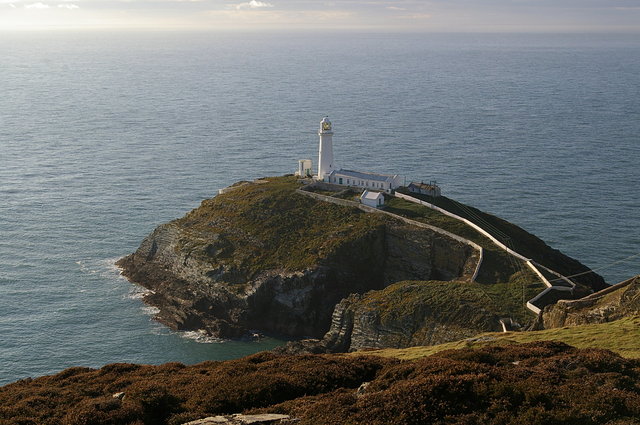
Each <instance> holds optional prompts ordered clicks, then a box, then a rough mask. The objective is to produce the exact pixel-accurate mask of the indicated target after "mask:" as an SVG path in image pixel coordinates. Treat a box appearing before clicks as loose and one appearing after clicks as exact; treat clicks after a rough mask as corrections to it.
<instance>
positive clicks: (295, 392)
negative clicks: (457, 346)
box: [0, 342, 640, 425]
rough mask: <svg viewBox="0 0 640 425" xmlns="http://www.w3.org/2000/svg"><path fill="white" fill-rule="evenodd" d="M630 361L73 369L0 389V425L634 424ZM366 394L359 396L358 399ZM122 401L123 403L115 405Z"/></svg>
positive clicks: (635, 366)
mask: <svg viewBox="0 0 640 425" xmlns="http://www.w3.org/2000/svg"><path fill="white" fill-rule="evenodd" d="M639 378H640V361H638V360H630V359H625V358H622V357H620V356H618V355H617V354H614V353H612V352H610V351H606V350H599V349H576V348H573V347H570V346H568V345H566V344H563V343H559V342H537V343H530V344H521V345H513V346H502V347H484V348H478V349H462V350H449V351H443V352H440V353H438V354H435V355H433V356H430V357H425V358H422V359H419V360H415V361H405V362H401V361H399V360H397V359H384V358H380V357H377V356H344V355H303V356H280V355H276V354H272V353H260V354H256V355H253V356H249V357H245V358H242V359H238V360H232V361H227V362H204V363H201V364H198V365H194V366H184V365H182V364H179V363H168V364H165V365H162V366H137V365H131V364H113V365H108V366H105V367H103V368H102V369H99V370H93V369H88V368H71V369H67V370H65V371H63V372H61V373H59V374H57V375H53V376H47V377H42V378H37V379H33V380H31V379H27V380H22V381H18V382H16V383H13V384H10V385H7V386H5V387H2V388H0V424H44V425H47V424H63V425H72V424H73V425H78V424H97V425H100V424H114V425H115V424H136V425H141V424H160V425H162V424H181V423H184V422H187V421H189V420H194V419H198V418H202V417H206V416H211V415H215V414H223V413H227V414H228V413H237V412H273V413H285V414H290V415H292V416H293V417H295V418H299V419H300V422H299V423H300V424H301V425H304V424H313V425H320V424H368V425H376V424H380V425H382V424H385V425H387V424H496V425H497V424H516V423H517V424H545V425H547V424H579V425H588V424H611V425H614V424H615V425H622V424H638V423H640V419H638V418H640V379H639ZM364 382H370V383H369V385H368V386H367V387H366V389H365V390H364V391H363V392H361V394H359V395H358V394H357V392H356V389H357V388H358V387H359V386H360V385H361V384H362V383H364ZM121 391H122V392H124V393H125V394H126V395H125V397H124V399H123V400H118V399H116V398H113V397H112V395H113V394H114V393H117V392H121Z"/></svg>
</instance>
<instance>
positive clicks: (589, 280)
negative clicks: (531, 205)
mask: <svg viewBox="0 0 640 425" xmlns="http://www.w3.org/2000/svg"><path fill="white" fill-rule="evenodd" d="M401 192H403V193H405V194H408V195H410V196H413V197H415V198H419V199H422V200H424V201H426V202H429V203H431V204H433V205H436V206H438V207H440V208H443V209H445V210H447V211H449V212H451V213H453V214H456V215H457V216H460V217H462V218H466V219H467V220H469V221H471V222H473V223H475V224H477V225H479V226H480V227H482V228H483V229H485V230H487V231H488V232H489V233H490V234H491V235H492V236H493V237H495V238H496V239H498V240H499V241H501V242H502V243H504V244H505V245H506V246H508V247H510V248H511V249H513V250H514V251H516V252H518V253H520V254H522V255H523V256H525V257H527V258H531V259H533V260H534V261H536V262H537V263H540V264H542V265H544V266H546V267H549V268H550V269H552V270H555V271H556V272H558V273H562V274H564V275H565V276H569V275H573V274H578V273H584V272H588V271H589V269H588V268H587V267H585V266H584V265H583V264H580V263H579V262H578V261H576V260H574V259H572V258H569V257H567V256H565V255H563V254H562V253H560V252H559V251H557V250H555V249H553V248H551V247H549V246H548V245H547V244H546V243H545V242H544V241H543V240H541V239H540V238H538V237H536V236H534V235H532V234H530V233H528V232H527V231H525V230H523V229H522V228H520V227H518V226H516V225H515V224H512V223H510V222H508V221H506V220H503V219H501V218H499V217H496V216H494V215H491V214H487V213H485V212H482V211H480V210H478V209H477V208H474V207H471V206H468V205H464V204H461V203H459V202H457V201H455V200H453V199H449V198H447V197H446V196H439V197H435V198H434V197H432V196H429V195H420V194H416V193H409V192H408V191H407V190H406V189H402V190H401ZM405 202H406V201H405ZM409 204H411V203H409ZM414 205H415V204H414ZM416 206H417V207H419V206H418V205H416ZM400 208H401V209H405V208H406V206H405V205H404V204H400ZM425 209H427V210H429V209H428V208H426V207H425ZM416 213H418V214H424V216H425V217H427V218H428V217H431V213H425V212H422V210H420V209H419V208H418V209H416ZM443 228H444V227H443ZM467 228H468V227H467ZM468 229H469V230H468V231H470V232H473V233H475V232H474V231H473V230H471V229H470V228H468ZM453 233H456V234H460V233H457V232H456V231H453ZM467 234H468V235H469V237H468V238H469V239H471V240H473V241H475V242H477V243H478V244H480V245H481V246H483V247H485V248H487V249H493V248H489V247H488V246H486V245H484V244H485V242H484V241H482V240H478V239H474V237H472V235H471V234H469V233H467ZM465 237H467V236H465ZM476 237H477V236H476ZM574 280H575V281H577V282H578V283H582V284H586V285H587V286H591V287H592V288H594V289H604V288H605V287H606V284H605V282H604V280H603V279H602V278H601V277H600V276H598V275H597V274H595V273H587V274H584V275H582V276H580V277H577V278H576V279H574Z"/></svg>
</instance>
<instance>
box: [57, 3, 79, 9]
mask: <svg viewBox="0 0 640 425" xmlns="http://www.w3.org/2000/svg"><path fill="white" fill-rule="evenodd" d="M58 7H59V8H61V9H69V10H71V9H80V6H78V5H77V4H73V3H65V4H59V5H58Z"/></svg>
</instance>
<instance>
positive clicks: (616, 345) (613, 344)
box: [351, 316, 640, 360]
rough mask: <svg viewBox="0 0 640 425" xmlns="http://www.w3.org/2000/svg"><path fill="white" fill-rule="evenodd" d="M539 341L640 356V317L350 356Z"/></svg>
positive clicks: (411, 354)
mask: <svg viewBox="0 0 640 425" xmlns="http://www.w3.org/2000/svg"><path fill="white" fill-rule="evenodd" d="M537 341H560V342H564V343H566V344H569V345H572V346H574V347H577V348H603V349H607V350H611V351H614V352H616V353H618V354H620V355H621V356H624V357H627V358H640V316H634V317H626V318H623V319H620V320H616V321H614V322H609V323H601V324H593V325H581V326H572V327H564V328H558V329H548V330H543V331H533V332H502V333H496V332H491V333H484V334H480V335H478V336H477V337H475V338H469V339H466V340H462V341H456V342H449V343H446V344H440V345H433V346H428V347H411V348H404V349H384V350H373V351H366V352H356V353H351V355H353V354H368V355H376V356H382V357H393V358H398V359H403V360H414V359H419V358H422V357H426V356H430V355H432V354H435V353H438V352H440V351H444V350H450V349H458V348H477V347H484V346H491V345H508V344H523V343H528V342H537Z"/></svg>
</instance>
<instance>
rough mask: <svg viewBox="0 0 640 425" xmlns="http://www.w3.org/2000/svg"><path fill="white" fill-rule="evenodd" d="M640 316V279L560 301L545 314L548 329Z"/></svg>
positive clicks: (544, 323)
mask: <svg viewBox="0 0 640 425" xmlns="http://www.w3.org/2000/svg"><path fill="white" fill-rule="evenodd" d="M638 315H640V276H636V277H634V278H631V279H629V280H626V281H624V282H621V283H619V284H618V285H614V286H612V287H610V288H608V289H605V290H603V291H600V292H597V293H595V294H592V295H590V296H588V297H585V298H582V299H579V300H563V301H558V303H556V304H554V305H550V306H548V307H546V308H545V309H544V311H543V312H542V314H541V317H540V319H541V322H542V327H544V328H545V329H551V328H561V327H564V326H576V325H587V324H594V323H606V322H612V321H614V320H618V319H621V318H623V317H629V316H638Z"/></svg>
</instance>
